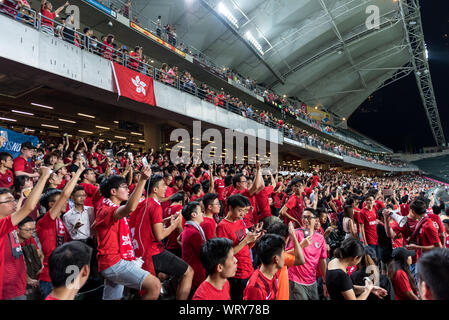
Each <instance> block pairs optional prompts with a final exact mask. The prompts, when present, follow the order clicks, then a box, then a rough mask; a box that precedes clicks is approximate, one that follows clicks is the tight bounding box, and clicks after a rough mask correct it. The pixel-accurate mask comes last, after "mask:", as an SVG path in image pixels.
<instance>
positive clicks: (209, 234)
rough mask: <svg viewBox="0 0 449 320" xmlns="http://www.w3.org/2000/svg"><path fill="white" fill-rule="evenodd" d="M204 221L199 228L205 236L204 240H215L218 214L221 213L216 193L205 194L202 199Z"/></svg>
mask: <svg viewBox="0 0 449 320" xmlns="http://www.w3.org/2000/svg"><path fill="white" fill-rule="evenodd" d="M203 205H204V210H205V213H204V219H203V223H201V227H202V228H203V230H204V234H205V235H206V240H209V239H212V238H215V229H216V228H217V222H216V221H217V220H216V218H218V214H219V213H220V211H221V204H220V201H219V200H218V195H217V194H216V193H206V194H205V195H204V197H203Z"/></svg>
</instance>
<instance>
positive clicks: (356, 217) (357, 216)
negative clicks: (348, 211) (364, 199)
mask: <svg viewBox="0 0 449 320" xmlns="http://www.w3.org/2000/svg"><path fill="white" fill-rule="evenodd" d="M353 212H354V221H355V222H356V225H357V233H359V234H360V225H359V224H361V223H362V220H361V219H360V209H359V208H357V207H355V208H353Z"/></svg>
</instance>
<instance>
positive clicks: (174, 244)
mask: <svg viewBox="0 0 449 320" xmlns="http://www.w3.org/2000/svg"><path fill="white" fill-rule="evenodd" d="M183 203H184V192H178V193H175V194H174V195H173V196H172V197H171V198H170V207H168V208H167V210H165V211H164V215H163V217H164V221H168V220H170V217H171V216H175V217H176V216H177V215H178V214H181V212H182V207H183V205H182V204H183ZM168 222H169V221H168ZM184 222H185V221H184ZM183 226H184V225H183V224H182V223H181V224H178V227H177V228H175V230H173V231H172V232H171V233H170V234H169V235H168V237H167V242H166V243H165V249H167V250H168V251H170V252H171V253H173V254H174V255H176V256H178V257H180V258H181V256H182V251H181V245H180V244H179V242H178V237H179V235H180V234H181V232H182V228H183Z"/></svg>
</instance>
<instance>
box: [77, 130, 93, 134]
mask: <svg viewBox="0 0 449 320" xmlns="http://www.w3.org/2000/svg"><path fill="white" fill-rule="evenodd" d="M78 132H82V133H88V134H92V133H93V132H92V131H86V130H78Z"/></svg>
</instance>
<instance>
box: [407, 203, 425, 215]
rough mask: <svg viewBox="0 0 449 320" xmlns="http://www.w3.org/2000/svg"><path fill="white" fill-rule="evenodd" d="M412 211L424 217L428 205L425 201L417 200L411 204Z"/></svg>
mask: <svg viewBox="0 0 449 320" xmlns="http://www.w3.org/2000/svg"><path fill="white" fill-rule="evenodd" d="M410 210H413V211H414V212H415V213H416V214H418V215H422V214H424V213H426V211H427V205H426V203H425V202H424V201H423V200H420V199H416V200H413V201H412V203H410Z"/></svg>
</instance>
